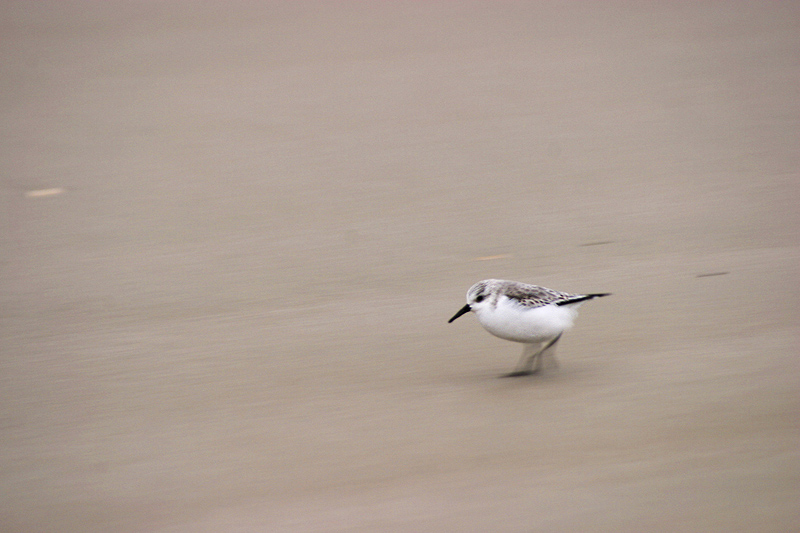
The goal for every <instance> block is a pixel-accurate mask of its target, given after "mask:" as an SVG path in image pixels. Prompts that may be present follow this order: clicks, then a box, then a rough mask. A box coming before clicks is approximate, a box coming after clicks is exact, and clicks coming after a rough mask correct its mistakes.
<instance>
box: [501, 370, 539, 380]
mask: <svg viewBox="0 0 800 533" xmlns="http://www.w3.org/2000/svg"><path fill="white" fill-rule="evenodd" d="M536 372H538V370H515V371H514V372H511V373H510V374H503V375H502V376H500V377H501V378H521V377H522V376H532V375H534V374H536Z"/></svg>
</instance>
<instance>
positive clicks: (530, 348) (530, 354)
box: [503, 344, 544, 378]
mask: <svg viewBox="0 0 800 533" xmlns="http://www.w3.org/2000/svg"><path fill="white" fill-rule="evenodd" d="M538 347H539V344H526V345H525V347H524V348H523V349H522V356H520V358H519V363H517V368H516V369H515V370H514V371H513V372H511V373H510V374H504V375H503V377H504V378H518V377H521V376H530V375H531V374H533V373H535V372H538V371H539V368H538V365H537V368H536V370H533V362H534V360H537V359H538V356H539V355H540V354H541V353H542V351H544V348H541V349H539V350H537V349H536V348H538Z"/></svg>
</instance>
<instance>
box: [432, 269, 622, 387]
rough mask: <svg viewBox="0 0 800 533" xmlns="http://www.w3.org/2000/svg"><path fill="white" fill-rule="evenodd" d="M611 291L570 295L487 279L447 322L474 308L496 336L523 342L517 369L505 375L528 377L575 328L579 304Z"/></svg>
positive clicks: (478, 285) (468, 296) (515, 282)
mask: <svg viewBox="0 0 800 533" xmlns="http://www.w3.org/2000/svg"><path fill="white" fill-rule="evenodd" d="M609 294H610V293H594V294H569V293H566V292H560V291H554V290H553V289H547V288H545V287H539V286H538V285H529V284H527V283H520V282H519V281H506V280H502V279H485V280H483V281H479V282H478V283H476V284H475V285H473V286H472V287H470V288H469V290H468V291H467V305H465V306H464V307H462V308H461V309H459V311H458V313H456V314H455V315H454V316H453V318H451V319H450V320H448V321H447V322H448V323H451V322H453V321H454V320H455V319H456V318H458V317H460V316H461V315H463V314H466V313H468V312H470V311H472V312H473V313H475V315H476V316H477V317H478V322H480V323H481V326H483V327H484V329H486V331H488V332H489V333H491V334H492V335H494V336H495V337H500V338H501V339H505V340H509V341H513V342H520V343H523V344H524V345H525V346H524V348H523V350H522V357H521V358H520V360H519V363H518V364H517V368H516V369H515V370H514V371H513V372H511V373H510V374H506V375H505V376H503V377H518V376H528V375H530V374H534V373H536V372H538V371H539V370H540V369H541V366H542V355H543V354H544V352H545V351H547V350H548V349H549V348H553V347H554V346H555V344H556V343H557V342H558V340H559V339H560V338H561V334H562V333H564V331H566V330H567V329H569V328H571V327H572V324H573V322H574V321H575V317H577V316H578V307H580V306H581V304H582V303H583V302H585V301H586V300H591V299H592V298H599V297H601V296H608V295H609ZM534 363H535V364H536V365H535V366H534Z"/></svg>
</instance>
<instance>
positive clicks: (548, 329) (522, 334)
mask: <svg viewBox="0 0 800 533" xmlns="http://www.w3.org/2000/svg"><path fill="white" fill-rule="evenodd" d="M576 307H577V306H558V305H544V306H541V307H534V308H525V307H522V306H520V305H518V304H516V303H514V301H513V300H510V299H508V298H507V297H505V296H501V297H500V298H499V299H498V301H497V305H496V306H493V307H489V306H486V307H481V308H479V309H475V314H476V315H477V317H478V321H479V322H480V323H481V325H482V326H483V327H484V329H486V331H488V332H489V333H491V334H492V335H494V336H496V337H500V338H501V339H506V340H509V341H514V342H524V343H533V342H542V341H544V340H547V339H550V338H553V337H555V336H556V335H558V334H559V333H561V332H563V331H564V330H566V329H569V328H571V327H572V324H573V322H574V321H575V317H576V316H578V311H577V309H576Z"/></svg>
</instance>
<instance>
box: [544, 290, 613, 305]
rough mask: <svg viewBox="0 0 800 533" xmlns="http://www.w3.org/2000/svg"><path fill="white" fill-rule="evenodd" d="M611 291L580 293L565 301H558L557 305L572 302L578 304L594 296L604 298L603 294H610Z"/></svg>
mask: <svg viewBox="0 0 800 533" xmlns="http://www.w3.org/2000/svg"><path fill="white" fill-rule="evenodd" d="M610 295H611V293H610V292H597V293H594V294H578V295H576V296H575V297H573V298H570V299H568V300H564V301H563V302H558V303H557V304H556V305H570V304H577V303H580V302H585V301H586V300H591V299H592V298H602V297H603V296H610Z"/></svg>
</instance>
